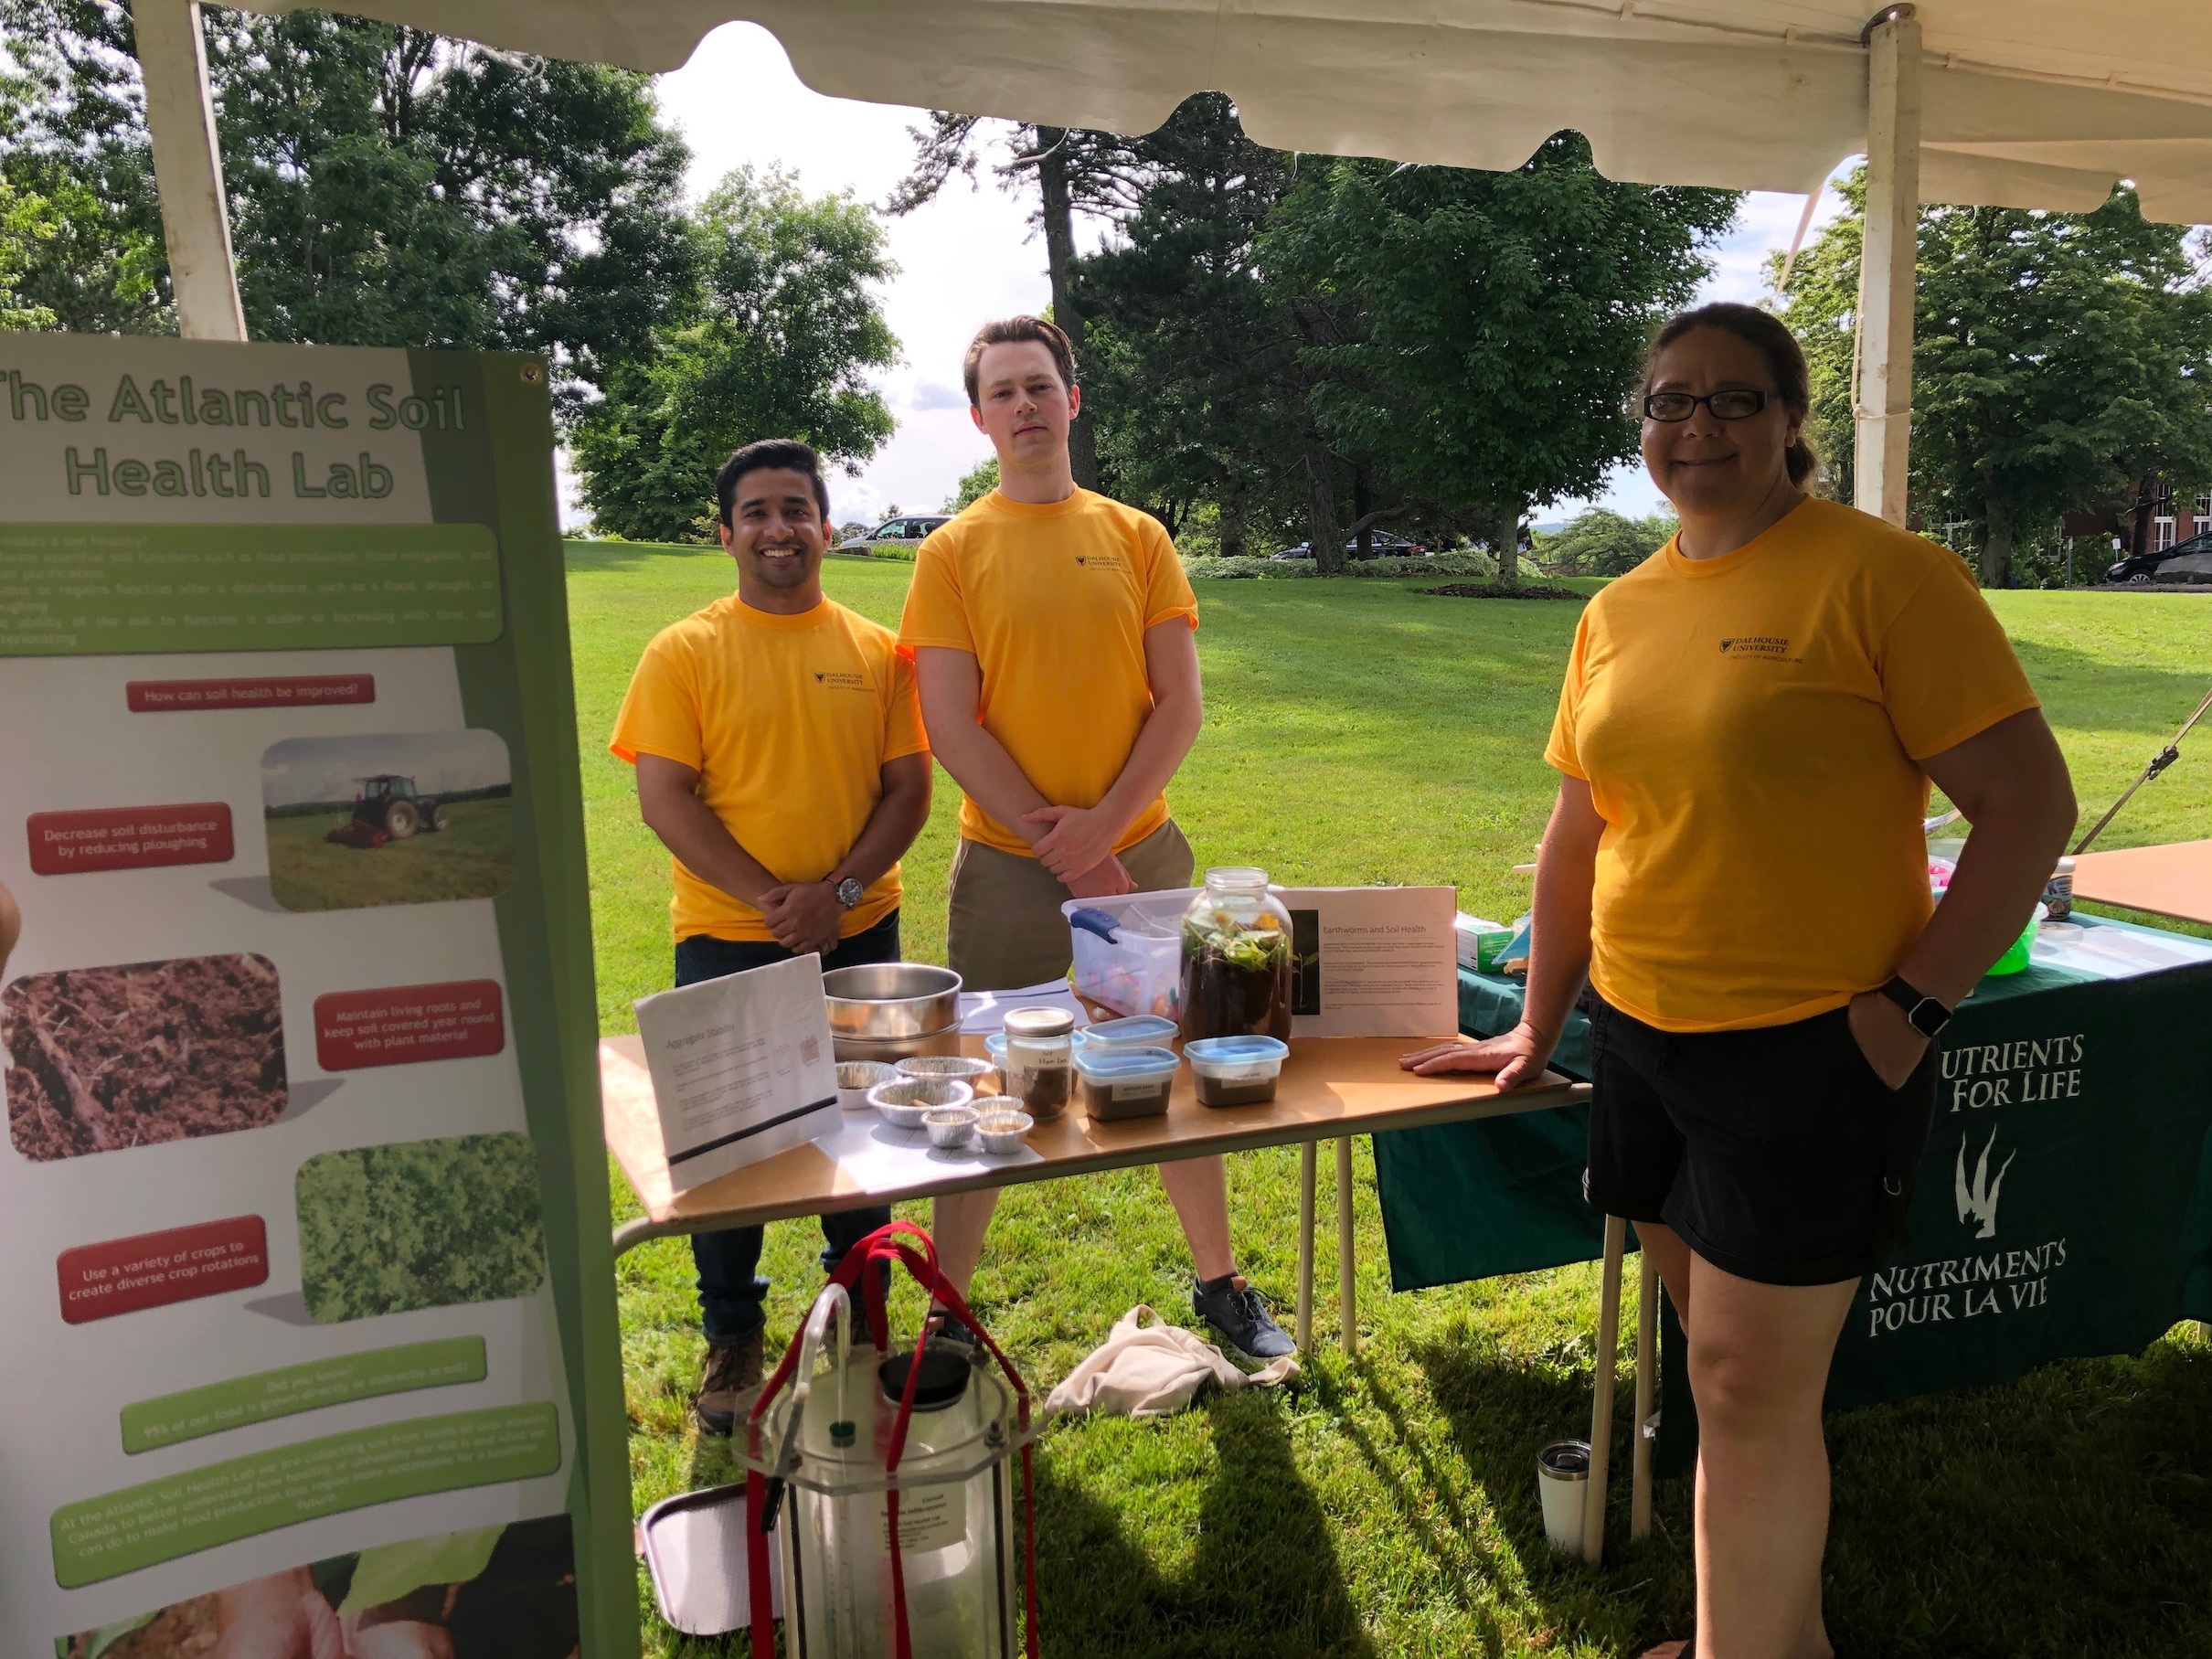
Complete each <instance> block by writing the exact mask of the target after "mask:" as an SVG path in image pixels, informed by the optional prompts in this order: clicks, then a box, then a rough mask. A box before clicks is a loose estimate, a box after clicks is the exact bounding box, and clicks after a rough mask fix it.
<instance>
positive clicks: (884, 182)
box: [571, 24, 1837, 523]
mask: <svg viewBox="0 0 2212 1659" xmlns="http://www.w3.org/2000/svg"><path fill="white" fill-rule="evenodd" d="M886 90H887V91H890V90H896V89H893V88H887V89H886ZM658 91H659V97H660V101H661V108H662V110H663V112H665V115H666V116H667V118H668V120H669V121H670V122H672V123H673V124H674V125H675V127H676V128H677V130H678V131H680V132H681V133H683V135H684V138H685V141H686V143H687V144H689V145H690V146H691V151H692V168H691V175H690V178H689V181H688V182H689V189H690V192H691V194H692V196H693V197H695V198H696V197H701V196H704V195H705V194H706V193H707V191H708V190H710V189H711V188H713V186H715V184H716V183H717V182H718V180H719V179H720V178H721V177H722V175H724V174H726V173H727V172H728V171H729V170H730V169H731V168H733V167H736V166H740V165H752V166H754V167H760V168H765V167H769V166H775V165H781V166H782V167H784V168H786V169H787V170H789V171H791V172H792V173H794V174H796V175H797V176H798V179H799V182H800V184H801V185H802V186H803V188H805V189H806V190H807V191H808V192H809V193H811V194H815V195H820V194H824V193H827V192H832V191H840V190H842V191H850V192H851V193H852V194H853V195H854V196H855V197H858V198H859V199H861V200H863V201H867V202H873V203H877V204H880V203H881V202H882V201H883V200H884V198H885V197H887V196H888V194H889V193H890V190H891V187H892V186H894V185H895V184H896V183H897V182H898V181H899V178H900V177H901V176H902V175H904V174H905V172H906V170H907V167H908V165H909V160H910V158H911V156H912V154H913V143H912V140H911V139H910V138H909V136H908V131H907V130H908V129H909V127H911V126H912V125H913V124H914V123H915V122H918V121H920V120H921V119H922V113H923V112H920V111H919V110H915V109H909V108H906V107H903V106H900V105H898V104H889V103H881V104H878V103H858V102H853V101H847V100H844V99H835V98H824V97H823V96H822V95H821V94H820V93H817V92H814V91H812V90H809V89H808V88H807V87H805V86H804V85H803V84H802V83H801V82H800V80H799V79H798V77H797V76H796V75H794V74H793V73H792V69H791V66H790V64H789V62H788V61H787V59H786V58H784V55H783V49H782V47H781V46H779V45H778V44H777V43H776V40H775V37H773V36H772V35H771V34H769V33H768V31H767V30H765V29H763V28H760V27H758V26H756V25H752V24H729V25H726V26H725V27H721V28H719V29H717V30H716V31H715V32H714V33H713V34H711V35H709V36H707V38H706V40H705V41H704V42H702V43H701V45H700V47H699V49H698V51H697V53H696V54H695V55H694V56H693V58H692V59H691V61H690V62H689V63H687V64H686V65H685V66H684V67H683V68H682V69H678V70H676V71H675V73H673V74H670V75H665V76H663V77H661V79H660V80H659V82H658ZM978 172H979V174H981V175H982V177H981V178H980V179H979V180H978V182H977V184H976V186H975V187H974V188H973V189H971V188H970V186H969V184H968V181H967V180H966V179H964V178H956V179H955V180H954V181H953V182H952V184H951V185H950V186H948V187H947V188H946V190H945V191H944V192H943V194H942V195H941V196H940V197H939V198H938V199H937V200H936V201H934V202H931V203H930V204H929V205H928V206H926V207H921V208H919V209H918V210H916V211H915V212H913V213H911V214H909V215H908V216H906V217H904V218H892V219H888V220H887V221H886V229H887V231H888V239H889V246H890V255H891V258H892V259H893V261H896V262H897V264H898V267H899V271H898V274H897V275H896V276H895V277H893V278H892V280H891V281H890V282H889V283H888V284H887V285H886V287H885V288H884V290H883V303H884V312H885V315H886V316H887V318H888V321H889V323H890V326H891V332H892V333H893V334H895V335H898V337H899V342H900V345H901V347H902V350H903V356H904V360H903V361H902V362H901V363H900V364H899V366H898V367H895V368H893V369H891V370H890V371H889V372H888V374H887V375H886V376H885V377H884V379H883V382H882V386H883V391H884V396H885V398H886V399H887V400H888V402H889V404H890V406H891V411H892V413H893V415H894V416H895V417H896V418H897V420H898V422H899V430H898V431H897V433H896V434H895V435H894V436H893V437H892V439H891V440H890V441H889V442H888V443H887V444H886V445H885V446H884V447H883V448H882V449H881V450H880V451H878V452H877V454H876V456H875V458H874V459H873V460H871V461H870V462H868V463H867V465H866V466H864V467H863V468H862V469H861V470H860V473H859V474H858V475H857V476H856V477H852V478H844V477H837V478H833V479H832V481H831V507H832V511H833V514H834V516H835V518H836V519H837V521H838V522H840V523H843V522H845V521H847V520H850V519H869V520H874V519H877V518H881V517H883V516H887V515H888V513H889V512H890V511H891V510H892V509H893V508H894V507H896V508H899V509H902V510H904V511H906V512H926V511H932V510H934V509H936V508H937V507H938V506H939V505H941V504H942V503H943V502H945V501H946V500H947V499H949V498H950V497H951V496H952V493H953V491H954V490H955V488H956V487H957V486H958V483H959V479H960V476H961V474H962V473H965V472H966V471H968V469H969V468H971V467H973V465H974V464H975V463H977V462H979V461H981V460H983V459H984V458H985V457H986V456H988V455H989V454H990V452H991V448H990V445H989V444H988V443H987V442H986V441H984V438H983V436H982V434H981V433H979V432H977V431H975V430H974V428H973V426H972V425H971V424H970V423H969V420H968V409H967V399H966V397H965V396H964V395H963V394H962V390H961V385H960V360H961V354H962V351H963V350H964V349H965V347H966V346H967V343H968V339H969V336H970V335H973V333H974V330H975V325H976V324H978V323H979V322H981V321H982V320H984V318H986V317H992V316H1003V315H1005V314H1009V313H1013V312H1020V311H1037V310H1039V309H1041V308H1042V307H1043V306H1044V305H1045V303H1047V301H1048V298H1049V290H1048V284H1047V282H1046V279H1045V248H1044V242H1043V240H1042V239H1041V238H1039V237H1038V236H1037V234H1036V233H1035V231H1034V229H1033V228H1032V227H1031V226H1030V225H1029V223H1028V222H1027V220H1028V213H1029V208H1028V205H1027V200H1026V197H1015V196H1009V195H1007V194H1006V193H1005V192H1004V191H1002V190H1001V189H999V187H998V183H997V180H996V179H994V178H993V177H992V176H991V175H989V173H988V170H987V169H985V168H979V169H978ZM1836 205H1837V203H1836V198H1835V197H1834V193H1833V192H1830V193H1828V194H1827V195H1825V196H1824V197H1823V200H1822V203H1821V207H1820V210H1819V212H1818V214H1817V216H1816V218H1815V220H1814V223H1815V225H1816V226H1817V225H1818V224H1821V223H1824V222H1825V221H1826V219H1827V218H1829V217H1830V216H1832V215H1833V213H1834V210H1835V207H1836ZM1803 207H1804V198H1803V197H1800V196H1776V195H1769V194H1755V195H1753V196H1750V197H1748V198H1746V200H1745V203H1744V207H1743V211H1742V214H1741V216H1740V218H1739V221H1738V224H1737V228H1736V229H1735V230H1734V232H1732V233H1731V234H1730V235H1729V236H1728V238H1727V239H1726V240H1725V241H1723V242H1722V243H1721V245H1720V246H1719V248H1718V249H1717V250H1716V254H1715V261H1714V271H1713V274H1712V277H1711V278H1710V280H1709V281H1708V282H1707V284H1706V297H1707V298H1713V299H1744V300H1749V299H1755V298H1757V297H1758V295H1759V294H1760V292H1761V291H1762V289H1763V286H1764V282H1765V277H1764V269H1765V262H1766V258H1767V255H1768V253H1769V251H1770V250H1774V249H1779V248H1786V247H1787V246H1788V245H1789V242H1790V238H1791V235H1792V232H1794V231H1795V229H1797V222H1798V216H1799V215H1800V213H1801V212H1802V211H1803ZM1100 229H1101V228H1100V227H1097V226H1090V227H1082V226H1079V229H1078V239H1079V242H1081V243H1085V244H1087V245H1095V244H1096V241H1097V239H1098V236H1099V234H1100ZM1599 499H1600V500H1601V501H1603V502H1605V504H1606V505H1611V506H1615V507H1618V508H1620V509H1621V510H1622V511H1624V512H1633V513H1644V512H1648V511H1650V510H1652V508H1653V507H1654V506H1655V505H1657V503H1658V499H1659V498H1658V493H1657V492H1656V491H1655V490H1654V489H1653V487H1652V485H1651V483H1650V481H1649V480H1648V479H1646V478H1645V477H1644V476H1643V473H1642V471H1641V469H1628V468H1623V469H1621V470H1620V471H1619V472H1618V473H1616V474H1615V476H1614V478H1613V479H1612V480H1611V481H1610V483H1609V485H1608V488H1607V490H1606V491H1605V492H1604V494H1603V495H1601V496H1600V497H1599ZM1581 505H1583V504H1581V503H1579V502H1569V503H1560V504H1558V505H1554V506H1552V507H1549V508H1546V509H1543V510H1541V511H1539V513H1538V514H1537V517H1539V518H1542V519H1546V520H1548V519H1552V518H1558V517H1565V516H1571V515H1572V514H1573V513H1574V512H1575V511H1577V510H1579V507H1580V506H1581ZM571 512H572V514H573V509H571Z"/></svg>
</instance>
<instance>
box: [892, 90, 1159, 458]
mask: <svg viewBox="0 0 2212 1659" xmlns="http://www.w3.org/2000/svg"><path fill="white" fill-rule="evenodd" d="M1002 127H1003V128H1004V129H1005V136H1006V141H1007V144H1008V145H1009V146H1010V150H1011V154H1010V156H1009V158H1008V159H1007V160H1006V161H1004V162H1002V163H1000V164H999V165H997V167H996V169H995V171H996V172H997V174H998V175H999V179H1000V182H1001V183H1002V184H1004V185H1005V187H1006V188H1008V189H1016V188H1019V187H1021V186H1023V185H1024V184H1026V183H1027V182H1030V181H1034V183H1035V185H1036V188H1037V218H1036V221H1035V222H1036V224H1037V227H1038V229H1041V230H1042V231H1043V232H1044V237H1045V271H1046V276H1047V278H1048V280H1049V282H1051V285H1052V320H1053V321H1054V322H1055V323H1057V324H1058V325H1059V327H1060V328H1061V330H1062V331H1063V332H1064V333H1066V335H1068V341H1069V345H1070V346H1073V347H1074V348H1075V359H1076V364H1077V367H1078V369H1079V371H1082V370H1083V369H1084V367H1085V365H1086V363H1087V361H1088V358H1089V345H1090V341H1089V337H1088V335H1089V330H1088V328H1087V325H1086V324H1087V318H1086V314H1085V312H1084V309H1083V304H1082V301H1081V299H1080V298H1079V296H1078V295H1077V293H1076V292H1075V283H1074V271H1075V215H1076V214H1077V213H1079V212H1086V213H1100V212H1111V211H1127V210H1129V209H1130V208H1132V207H1133V206H1134V205H1135V201H1134V192H1135V187H1136V186H1135V175H1136V169H1135V166H1134V163H1133V155H1132V153H1131V150H1130V146H1129V142H1128V141H1127V140H1125V139H1122V138H1121V137H1118V136H1117V135H1115V134H1114V133H1094V132H1090V131H1089V130H1087V129H1085V128H1080V127H1040V126H1031V125H1027V124H1024V123H1021V122H990V123H986V122H984V120H983V118H982V117H980V116H974V115H956V114H953V113H952V112H950V111H946V110H932V111H931V112H930V119H929V121H928V122H927V123H926V124H925V125H922V126H918V127H910V128H909V129H908V132H909V134H910V135H911V137H912V138H913V140H914V166H913V170H912V171H911V172H909V174H908V175H906V177H905V178H903V179H901V180H900V181H899V185H898V186H897V187H896V188H895V189H894V190H893V191H892V192H891V196H890V199H889V201H888V202H887V203H886V204H885V207H886V210H887V211H888V212H891V213H895V214H904V213H911V212H913V211H914V209H915V208H917V207H920V206H922V204H923V203H925V202H929V201H933V200H935V199H936V197H937V195H938V193H939V192H940V191H941V190H942V189H943V188H944V187H945V186H946V185H947V184H948V183H950V182H951V180H952V175H954V174H956V173H958V174H965V175H967V176H968V179H969V181H970V183H971V184H973V181H974V178H975V169H976V166H977V164H978V163H979V161H980V160H981V158H982V148H983V144H984V142H985V141H986V140H987V139H988V138H989V137H990V136H991V134H992V133H994V131H995V130H997V129H999V128H1002ZM1068 458H1069V463H1070V465H1071V467H1072V468H1073V471H1074V473H1075V481H1076V483H1077V484H1080V485H1081V486H1082V487H1083V488H1085V489H1087V490H1095V489H1096V488H1098V485H1099V466H1098V440H1097V436H1096V432H1095V431H1094V428H1093V425H1092V422H1091V420H1090V417H1089V416H1088V415H1084V416H1079V417H1078V418H1077V419H1076V420H1073V421H1071V422H1070V423H1069V428H1068Z"/></svg>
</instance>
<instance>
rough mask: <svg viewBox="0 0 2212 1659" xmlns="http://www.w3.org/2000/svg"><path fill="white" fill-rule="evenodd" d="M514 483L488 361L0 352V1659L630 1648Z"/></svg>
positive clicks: (576, 997)
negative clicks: (432, 1627)
mask: <svg viewBox="0 0 2212 1659" xmlns="http://www.w3.org/2000/svg"><path fill="white" fill-rule="evenodd" d="M552 443H553V433H552V422H551V408H550V400H549V398H548V387H547V384H546V376H545V370H544V367H543V366H542V365H541V364H540V363H538V362H537V360H536V359H534V358H529V357H525V356H509V355H497V354H476V353H446V352H417V351H398V350H389V351H386V350H354V349H338V348H329V347H307V346H239V345H228V344H213V343H204V342H185V341H175V340H164V339H150V338H129V339H122V338H86V337H72V336H68V335H5V336H0V803H4V804H0V881H5V883H6V884H7V885H8V887H9V888H11V889H13V891H14V893H15V895H16V899H17V900H18V902H19V904H20V906H21V909H22V910H23V914H24V933H23V940H22V943H21V945H20V946H19V947H18V949H17V952H16V956H15V958H14V959H13V961H11V962H10V963H9V965H8V968H7V972H6V975H5V984H0V1050H4V1051H5V1052H0V1067H4V1070H0V1095H4V1096H5V1109H6V1115H7V1122H8V1142H9V1143H8V1144H7V1145H6V1146H5V1147H4V1148H0V1242H4V1246H5V1267H4V1268H0V1324H4V1325H5V1329H7V1330H8V1331H9V1332H10V1334H11V1340H10V1341H9V1342H7V1343H6V1344H4V1345H0V1652H5V1653H9V1654H31V1653H52V1652H59V1653H63V1654H68V1653H70V1652H72V1651H78V1652H86V1651H90V1648H91V1647H92V1646H93V1645H95V1640H96V1639H95V1638H94V1637H92V1636H91V1635H90V1632H111V1633H112V1632H115V1631H117V1630H119V1629H122V1630H133V1627H134V1626H135V1627H138V1628H136V1629H134V1630H133V1634H132V1635H131V1637H130V1638H129V1640H130V1642H131V1643H132V1644H133V1646H132V1647H131V1648H129V1649H125V1648H123V1647H122V1646H120V1645H118V1647H117V1649H116V1651H117V1652H119V1653H121V1652H134V1653H136V1654H161V1653H165V1652H170V1651H175V1652H198V1651H200V1648H199V1647H197V1646H193V1645H191V1643H194V1642H204V1641H207V1640H211V1639H212V1632H215V1631H216V1630H218V1629H219V1628H220V1627H221V1625H222V1623H223V1622H224V1621H226V1620H233V1619H236V1618H238V1617H239V1616H242V1614H241V1609H244V1610H248V1611H250V1610H251V1609H252V1608H253V1607H256V1606H258V1607H260V1608H261V1611H264V1612H271V1610H274V1611H273V1613H272V1614H271V1616H282V1617H286V1618H292V1619H297V1620H303V1621H310V1622H314V1624H315V1629H316V1630H317V1631H319V1630H320V1628H321V1622H322V1621H324V1620H326V1619H335V1618H336V1617H338V1616H339V1615H354V1614H358V1613H361V1612H362V1611H364V1610H367V1609H371V1608H384V1609H390V1608H397V1607H400V1606H402V1605H405V1606H408V1607H414V1608H417V1610H418V1611H421V1610H422V1609H423V1608H428V1609H430V1610H431V1611H430V1612H426V1613H425V1614H424V1616H425V1617H434V1618H435V1619H436V1620H439V1621H442V1622H445V1623H446V1625H447V1632H448V1637H449V1639H450V1640H451V1641H452V1643H453V1644H454V1647H455V1651H456V1659H474V1655H476V1654H486V1655H488V1654H494V1653H496V1654H500V1655H502V1659H506V1656H508V1655H512V1656H513V1659H535V1655H536V1654H539V1653H541V1652H542V1653H544V1654H548V1659H558V1656H559V1655H560V1654H566V1653H569V1652H570V1651H573V1650H574V1649H576V1648H578V1647H579V1646H580V1650H581V1652H582V1653H583V1654H587V1655H598V1654H607V1655H612V1654H634V1653H635V1651H636V1640H637V1638H636V1602H635V1586H634V1572H633V1566H632V1563H631V1560H630V1551H629V1547H628V1540H629V1522H630V1515H629V1482H628V1466H627V1457H626V1448H625V1427H626V1425H625V1421H624V1417H623V1411H622V1384H621V1370H620V1356H619V1348H618V1344H617V1339H616V1315H615V1304H614V1293H613V1274H612V1263H611V1250H610V1244H609V1237H608V1209H607V1196H606V1195H607V1184H606V1174H605V1169H606V1164H605V1152H604V1148H603V1144H602V1142H601V1132H600V1126H599V1112H598V1096H597V1072H596V1067H595V1064H594V1054H593V1043H594V1036H595V1030H596V1025H597V1020H596V1016H595V1002H594V996H593V989H592V982H591V963H590V913H589V908H588V904H589V901H588V888H587V883H586V872H585V862H584V845H583V833H582V814H581V804H580V789H579V782H578V770H577V758H576V726H575V711H574V705H573V699H572V694H571V689H570V682H569V643H568V625H567V611H566V601H565V596H564V592H563V587H562V566H561V553H560V544H559V540H558V519H557V514H556V508H555V498H554V488H553V473H552V464H551V458H552ZM440 1587H446V1588H445V1589H441V1588H440ZM410 1597H411V1598H412V1600H411V1601H410V1600H409V1598H410ZM303 1651H311V1650H308V1649H303Z"/></svg>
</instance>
